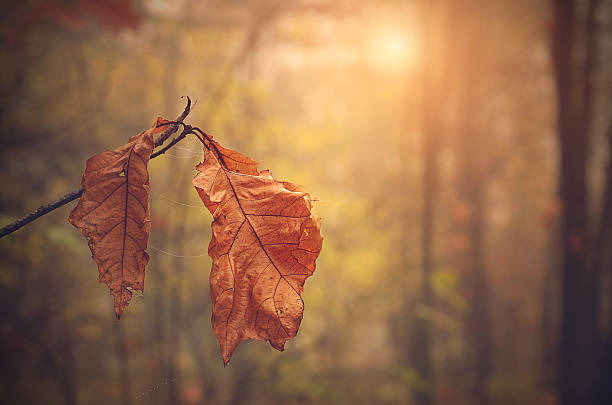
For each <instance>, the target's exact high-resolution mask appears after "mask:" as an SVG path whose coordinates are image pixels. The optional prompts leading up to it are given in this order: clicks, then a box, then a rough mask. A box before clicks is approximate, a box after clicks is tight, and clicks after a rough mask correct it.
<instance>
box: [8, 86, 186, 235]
mask: <svg viewBox="0 0 612 405" xmlns="http://www.w3.org/2000/svg"><path fill="white" fill-rule="evenodd" d="M190 111H191V99H190V98H189V97H187V105H186V106H185V109H184V110H183V112H182V113H181V115H179V116H178V117H177V118H176V121H175V122H174V123H172V124H171V125H170V126H169V127H168V128H167V129H166V130H165V131H164V132H162V133H161V135H160V136H159V137H158V138H157V139H156V140H155V147H158V146H161V145H163V143H164V142H165V141H166V139H168V138H169V137H170V135H172V134H173V133H175V132H176V131H177V129H178V127H179V125H180V124H181V123H182V122H183V120H184V119H185V118H186V117H187V115H189V112H190ZM188 128H189V129H188ZM186 131H187V132H186ZM189 131H191V127H190V126H188V125H186V126H185V129H184V130H183V132H182V133H181V134H180V135H179V136H178V137H177V138H175V139H174V140H173V141H172V142H170V144H168V145H167V146H166V147H164V148H163V149H161V150H160V151H158V152H155V153H152V154H151V159H154V158H156V157H157V156H159V155H161V154H163V153H164V152H166V151H167V150H168V149H170V148H171V147H172V146H174V145H176V144H177V143H178V141H180V140H181V139H183V138H184V137H185V135H187V133H189ZM82 194H83V188H80V189H78V190H74V191H71V192H69V193H68V194H66V195H64V196H62V197H60V198H58V199H57V200H55V201H53V202H51V203H48V204H45V205H41V206H40V207H38V208H37V209H36V211H33V212H30V213H29V214H27V215H24V216H23V217H21V218H19V219H18V220H16V221H15V222H12V223H10V224H8V225H6V226H4V227H2V228H0V238H3V237H5V236H6V235H9V234H11V233H13V232H15V231H17V230H19V229H20V228H22V227H24V226H26V225H27V224H29V223H30V222H32V221H35V220H36V219H38V218H40V217H42V216H43V215H45V214H48V213H49V212H51V211H53V210H56V209H58V208H59V207H62V206H64V205H66V204H68V203H69V202H71V201H74V200H76V199H77V198H79V197H80V196H81V195H82Z"/></svg>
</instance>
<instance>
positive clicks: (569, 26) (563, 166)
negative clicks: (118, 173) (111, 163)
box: [0, 0, 612, 405]
mask: <svg viewBox="0 0 612 405" xmlns="http://www.w3.org/2000/svg"><path fill="white" fill-rule="evenodd" d="M0 10H1V13H0V19H1V20H2V23H1V24H0V58H1V61H2V63H1V64H0V89H1V92H2V97H1V99H0V132H1V139H2V147H1V149H0V156H1V158H0V170H1V172H0V173H1V174H0V176H1V177H0V179H1V182H2V192H1V197H0V215H1V220H2V222H1V223H0V225H4V224H5V223H8V222H10V221H12V220H14V219H16V218H17V217H19V216H21V215H23V214H25V213H26V212H28V211H30V210H33V209H35V208H36V207H38V206H39V205H41V204H43V203H47V202H49V201H51V200H54V199H56V198H57V197H59V196H60V195H63V194H64V193H66V192H68V191H70V190H72V189H75V188H77V187H78V185H79V181H80V178H81V174H82V171H83V169H84V165H85V161H86V159H87V158H88V157H89V156H91V155H92V154H95V153H98V152H101V151H103V150H108V149H115V148H116V147H117V146H119V145H122V144H123V143H125V141H126V140H127V139H128V138H129V137H130V136H131V135H134V134H136V133H138V132H140V131H142V130H144V129H146V128H148V127H150V125H151V124H152V123H153V122H154V120H155V118H156V117H157V116H158V115H162V116H164V117H165V118H168V119H173V118H174V117H176V115H177V114H178V113H179V112H180V111H182V109H183V106H184V100H181V98H180V97H181V96H184V95H188V96H190V97H191V98H192V99H195V100H197V101H198V103H197V106H196V108H195V110H194V111H193V112H192V113H191V115H190V116H189V117H188V119H187V122H188V123H190V124H192V125H196V126H199V127H201V128H202V129H204V130H205V131H207V132H209V133H211V134H213V135H215V137H216V138H217V139H218V140H219V141H220V142H222V143H223V144H224V145H226V146H227V147H231V148H233V149H236V150H238V151H240V152H242V153H244V154H246V155H248V156H251V157H253V158H255V159H257V160H258V161H260V162H261V166H260V167H261V168H269V169H271V170H272V172H273V173H274V175H275V177H277V178H279V179H287V180H290V181H292V182H296V183H298V184H302V185H303V186H304V187H305V189H306V190H308V191H310V192H311V193H313V194H314V195H316V196H318V197H319V198H320V202H319V203H318V204H317V205H316V206H315V212H316V213H317V214H318V215H320V216H322V217H323V227H322V232H323V235H324V237H325V243H324V246H323V251H322V254H321V256H320V258H319V260H318V267H317V271H316V273H315V274H314V276H313V277H312V278H310V279H309V280H308V281H307V283H306V288H305V293H304V301H305V304H306V309H305V313H304V320H303V322H302V326H301V328H300V332H299V334H298V336H297V337H296V338H295V339H293V340H292V341H290V342H288V344H287V349H286V351H285V352H284V353H279V352H277V351H275V350H273V349H272V348H271V347H270V346H269V345H268V344H266V343H265V342H253V341H251V342H248V343H243V344H242V345H240V346H239V347H238V350H237V351H236V353H235V354H234V358H233V359H232V361H231V363H230V364H229V365H228V367H226V368H223V365H222V360H221V358H220V356H219V348H218V343H217V341H216V339H215V337H214V336H213V334H212V331H211V325H210V317H211V305H210V298H209V292H208V288H209V287H208V275H209V271H210V259H209V258H208V256H207V254H206V252H207V245H208V241H209V240H210V221H211V217H210V215H209V214H208V212H207V211H205V209H204V207H203V205H202V204H201V202H200V200H199V198H198V196H197V194H196V192H195V191H194V190H193V188H192V186H191V178H192V176H193V174H194V166H195V165H196V164H197V163H198V162H199V161H200V160H201V157H202V154H201V146H200V145H199V144H198V142H197V140H189V139H188V140H185V141H184V142H182V143H180V144H178V145H177V146H176V147H175V148H173V149H171V150H170V151H169V152H168V153H167V154H166V156H164V157H160V158H159V159H155V160H154V161H151V164H150V172H151V187H152V201H151V209H152V233H151V238H150V246H149V254H150V256H151V260H150V262H149V265H148V268H147V273H146V283H145V287H146V288H145V292H144V294H143V295H139V296H135V297H134V298H133V300H132V303H131V304H130V306H129V307H128V308H127V310H126V312H125V314H124V316H123V317H122V319H121V321H117V320H116V319H115V316H114V313H113V308H112V299H111V297H110V295H109V292H108V288H107V287H106V286H105V285H102V284H98V282H97V269H96V265H95V263H94V262H93V261H92V260H91V257H90V252H89V249H88V247H87V244H86V241H85V240H84V238H83V237H82V236H81V235H80V234H79V232H78V231H77V230H76V229H74V228H73V227H72V226H70V225H69V224H68V222H67V216H68V213H69V211H70V210H71V209H72V208H73V206H74V203H73V204H70V205H68V206H65V207H63V208H61V209H59V210H57V211H54V212H52V213H51V214H49V215H46V216H45V217H43V218H41V219H39V220H38V221H36V222H34V223H32V224H30V225H28V226H27V227H26V228H24V229H22V230H20V231H18V232H16V233H14V234H12V235H10V236H9V237H7V238H3V239H2V240H1V241H0V255H1V256H0V257H1V261H0V313H1V318H0V321H1V322H0V402H2V403H3V404H41V403H44V404H66V405H75V404H121V405H139V404H169V405H177V404H183V405H190V404H193V405H195V404H415V405H431V404H459V405H462V404H477V405H485V404H544V405H553V404H565V405H570V404H571V405H573V404H580V405H583V404H590V403H593V404H596V403H602V404H603V403H611V402H606V401H607V400H610V398H612V393H610V390H611V388H610V387H611V386H612V370H611V368H612V360H611V357H610V356H611V355H612V353H611V348H612V333H611V332H612V311H611V307H612V232H611V231H612V212H611V211H612V169H611V168H610V167H611V165H610V156H611V148H612V146H611V145H612V124H611V117H612V114H610V112H611V111H612V74H611V73H612V1H609V0H530V1H528V0H512V1H510V0H469V1H468V0H431V1H429V0H403V1H396V0H377V1H373V0H361V1H349V0H340V1H332V0H248V1H247V0H245V1H221V0H206V1H205V0H175V1H170V0H134V1H127V0H106V1H104V0H24V1H20V2H16V1H4V2H2V5H1V6H0ZM606 391H607V392H606Z"/></svg>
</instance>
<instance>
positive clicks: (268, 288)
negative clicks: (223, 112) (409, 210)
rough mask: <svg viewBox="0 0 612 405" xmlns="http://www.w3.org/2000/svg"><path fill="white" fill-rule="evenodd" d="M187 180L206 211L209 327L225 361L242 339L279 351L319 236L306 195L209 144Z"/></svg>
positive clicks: (296, 319)
mask: <svg viewBox="0 0 612 405" xmlns="http://www.w3.org/2000/svg"><path fill="white" fill-rule="evenodd" d="M205 142H206V144H207V147H208V148H209V149H210V150H206V148H205V151H204V161H203V162H202V163H200V164H199V165H198V166H197V167H196V169H197V174H196V176H195V178H194V179H193V185H194V186H195V188H196V190H197V192H198V194H199V195H200V198H201V199H202V201H203V202H204V205H205V206H206V207H207V208H208V210H209V211H210V212H211V214H212V215H213V223H212V239H211V241H210V245H209V247H208V253H209V255H210V257H211V258H212V260H213V264H212V270H211V273H210V293H211V299H212V311H213V314H212V325H213V332H214V333H215V336H216V337H217V339H218V340H219V343H220V346H221V354H222V356H223V362H224V364H227V363H228V362H229V360H230V358H231V357H232V354H233V352H234V350H235V349H236V347H237V346H238V344H239V343H240V342H242V341H243V340H247V339H258V340H268V341H269V342H270V344H271V345H272V347H274V348H276V349H278V350H280V351H282V350H283V348H284V345H285V342H286V341H287V340H289V339H290V338H292V337H294V336H295V335H296V334H297V332H298V328H299V326H300V322H301V320H302V314H303V310H304V302H303V301H302V298H301V293H302V291H303V288H304V282H305V281H306V278H308V277H309V276H311V275H312V273H313V272H314V270H315V261H316V259H317V257H318V256H319V252H320V251H321V245H322V243H323V239H322V237H321V233H320V219H319V218H317V217H316V216H314V215H313V214H311V197H310V195H309V194H308V193H306V192H304V191H302V189H301V188H300V187H299V186H297V185H294V184H291V183H287V182H280V181H276V180H275V179H274V178H272V176H271V175H270V173H269V172H268V171H262V172H259V171H258V170H257V162H255V161H254V160H252V159H250V158H248V157H246V156H244V155H242V154H240V153H238V152H235V151H233V150H230V149H226V148H224V147H222V146H221V145H219V144H218V143H217V142H215V141H209V140H206V141H205Z"/></svg>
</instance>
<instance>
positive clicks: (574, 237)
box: [552, 0, 599, 405]
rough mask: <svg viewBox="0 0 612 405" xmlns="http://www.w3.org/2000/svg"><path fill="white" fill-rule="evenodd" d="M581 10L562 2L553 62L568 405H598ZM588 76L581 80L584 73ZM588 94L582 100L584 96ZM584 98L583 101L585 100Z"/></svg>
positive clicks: (563, 385) (563, 381) (564, 400)
mask: <svg viewBox="0 0 612 405" xmlns="http://www.w3.org/2000/svg"><path fill="white" fill-rule="evenodd" d="M576 11H577V10H576V4H575V2H574V1H573V0H556V1H555V3H554V18H555V26H554V31H553V38H552V51H553V62H554V69H555V75H556V85H557V93H558V133H559V141H560V149H561V162H560V166H561V170H560V175H561V179H560V183H561V184H560V194H561V202H562V205H563V212H562V226H561V245H562V249H563V265H562V310H561V313H562V321H561V347H560V355H561V376H560V381H559V383H560V387H559V394H560V400H561V404H562V405H574V404H576V405H578V404H590V403H593V397H592V394H593V388H594V387H593V381H594V378H595V374H594V373H595V372H596V369H597V358H596V356H597V349H598V344H597V334H598V328H597V322H598V318H599V316H598V315H597V311H598V306H599V304H598V302H599V300H598V297H599V288H598V285H597V276H596V272H595V271H594V269H592V268H589V266H588V262H587V249H586V243H587V240H588V239H587V221H588V218H587V207H588V196H587V151H588V147H589V129H590V125H589V123H590V103H591V101H590V100H591V97H592V95H591V94H590V93H591V86H590V80H591V77H590V76H591V72H592V69H593V61H592V58H593V52H594V47H593V45H592V41H593V35H594V34H593V24H594V20H593V17H594V4H593V2H591V3H590V6H589V17H588V21H587V24H585V28H586V30H587V31H586V34H585V38H586V39H587V48H586V49H587V52H586V59H585V60H584V62H583V63H582V64H581V65H578V66H576V55H575V51H576V48H577V47H576V46H575V45H576V43H577V41H576V38H578V37H579V36H578V35H576V34H577V32H576V30H575V29H574V28H575V27H576V26H580V25H578V24H577V23H576V21H577V18H576V15H577V12H576ZM578 68H580V69H583V70H582V73H583V75H577V74H576V73H577V72H578V71H579V69H578ZM581 92H582V94H581ZM581 96H582V97H581Z"/></svg>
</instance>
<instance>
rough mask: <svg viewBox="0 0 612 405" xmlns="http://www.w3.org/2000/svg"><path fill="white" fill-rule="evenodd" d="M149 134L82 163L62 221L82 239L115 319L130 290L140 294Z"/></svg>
mask: <svg viewBox="0 0 612 405" xmlns="http://www.w3.org/2000/svg"><path fill="white" fill-rule="evenodd" d="M161 123H163V121H161V120H160V119H158V121H157V123H156V125H154V126H153V127H152V128H151V129H149V130H147V131H144V132H141V133H140V134H138V135H136V136H133V137H131V138H130V140H129V142H128V143H127V144H125V145H123V146H121V147H120V148H118V149H116V150H115V151H112V152H111V151H106V152H103V153H99V154H97V155H94V156H92V157H91V158H89V159H88V160H87V164H86V166H85V172H84V173H83V180H82V181H81V184H82V186H83V190H84V191H83V195H82V197H81V199H80V200H79V203H78V204H77V206H76V207H75V208H74V209H73V210H72V212H71V213H70V217H69V218H68V220H69V221H70V223H71V224H72V225H74V226H75V227H76V228H78V229H79V231H81V233H82V234H83V235H84V236H85V237H86V238H87V242H88V244H89V248H90V249H91V253H92V257H93V259H94V261H95V262H96V263H97V265H98V271H99V281H100V282H101V283H106V284H107V285H108V287H109V289H110V292H111V294H112V295H113V300H114V306H115V313H116V314H117V318H119V317H121V314H122V313H123V310H124V309H125V307H126V306H127V305H128V304H129V301H130V299H131V298H132V292H131V290H140V291H143V290H144V273H145V267H146V265H147V262H148V261H149V256H148V255H147V253H146V252H145V250H146V248H147V241H148V238H149V228H150V213H149V195H150V190H149V173H148V171H147V164H148V162H149V157H150V155H151V152H152V151H153V148H154V140H153V135H154V134H156V133H158V132H161V131H163V130H164V129H165V126H162V127H159V128H157V127H158V126H159V125H160V124H161Z"/></svg>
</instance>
